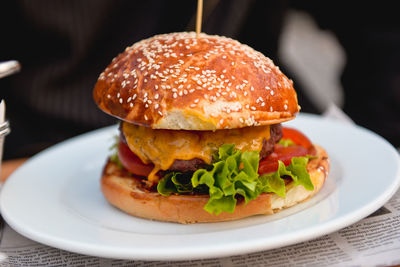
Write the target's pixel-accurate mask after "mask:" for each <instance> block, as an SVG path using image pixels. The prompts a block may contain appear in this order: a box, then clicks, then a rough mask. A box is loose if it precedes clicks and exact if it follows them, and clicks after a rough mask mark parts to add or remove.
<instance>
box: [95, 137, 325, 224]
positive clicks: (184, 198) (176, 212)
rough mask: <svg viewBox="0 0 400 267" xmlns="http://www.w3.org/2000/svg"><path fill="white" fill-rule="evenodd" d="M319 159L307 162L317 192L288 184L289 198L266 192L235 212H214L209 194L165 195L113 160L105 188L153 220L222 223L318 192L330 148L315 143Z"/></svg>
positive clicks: (116, 201) (118, 203)
mask: <svg viewBox="0 0 400 267" xmlns="http://www.w3.org/2000/svg"><path fill="white" fill-rule="evenodd" d="M315 148H316V151H317V158H314V159H311V160H310V161H309V163H308V165H307V170H308V172H309V174H310V177H311V181H312V183H313V185H314V190H313V191H307V190H306V189H304V187H303V186H301V185H299V186H294V185H293V183H290V184H288V185H287V186H286V197H285V198H282V197H279V196H278V195H276V194H274V193H263V194H261V195H259V196H258V197H257V198H256V199H254V200H252V201H250V202H249V203H247V204H245V203H244V201H241V202H240V203H239V204H237V205H236V208H235V211H234V212H233V213H228V212H222V213H221V214H219V215H214V214H210V213H208V212H207V211H205V210H204V209H203V207H204V205H205V204H206V203H207V201H208V199H209V198H208V196H206V195H170V196H168V197H165V196H162V195H160V194H158V193H157V192H150V191H148V190H146V189H145V187H144V186H143V184H142V182H141V179H140V178H136V177H132V176H131V175H130V174H128V173H127V172H126V171H124V170H121V169H120V168H119V167H118V166H117V165H116V164H115V163H112V162H110V161H108V162H107V165H106V166H105V168H104V171H103V176H102V179H101V189H102V191H103V194H104V196H105V198H106V199H107V200H108V201H109V202H110V203H111V204H112V205H114V206H115V207H117V208H119V209H121V210H122V211H124V212H126V213H129V214H131V215H134V216H137V217H142V218H146V219H151V220H158V221H169V222H178V223H184V224H188V223H200V222H221V221H230V220H237V219H241V218H245V217H249V216H253V215H258V214H273V213H276V212H278V211H280V210H281V209H284V208H288V207H291V206H293V205H296V204H298V203H300V202H303V201H305V200H307V199H309V198H310V197H312V196H313V195H315V194H316V193H317V192H318V191H319V190H320V189H321V187H322V185H323V184H324V182H325V179H326V177H327V176H328V172H329V158H328V155H327V153H326V151H325V150H324V149H323V148H322V147H320V146H317V145H315Z"/></svg>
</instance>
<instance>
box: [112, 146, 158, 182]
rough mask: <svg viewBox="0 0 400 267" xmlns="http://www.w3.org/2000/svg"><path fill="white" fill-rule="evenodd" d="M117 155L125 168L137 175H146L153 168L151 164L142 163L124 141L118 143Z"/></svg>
mask: <svg viewBox="0 0 400 267" xmlns="http://www.w3.org/2000/svg"><path fill="white" fill-rule="evenodd" d="M118 157H119V160H120V161H121V163H122V165H123V166H124V167H125V169H127V170H128V171H129V172H131V173H133V174H136V175H139V176H148V175H149V174H150V172H151V171H152V170H153V168H154V165H153V164H145V163H143V161H142V160H141V159H140V158H139V157H138V156H136V155H135V153H133V152H132V151H131V150H130V149H129V147H128V145H127V144H125V143H124V142H119V144H118Z"/></svg>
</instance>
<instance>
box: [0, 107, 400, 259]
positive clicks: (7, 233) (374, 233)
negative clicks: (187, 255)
mask: <svg viewBox="0 0 400 267" xmlns="http://www.w3.org/2000/svg"><path fill="white" fill-rule="evenodd" d="M338 112H340V110H339V109H337V110H336V108H335V107H331V108H330V109H328V111H327V114H325V115H327V116H329V117H335V116H336V115H335V114H336V113H338ZM340 116H342V115H340ZM336 117H337V116H336ZM337 118H338V119H341V120H343V119H345V118H340V117H337ZM397 264H400V190H399V191H398V192H397V193H396V194H395V195H394V196H393V197H392V198H391V200H390V201H388V202H387V203H386V204H385V205H384V206H383V207H381V208H380V209H379V210H377V211H376V212H374V213H373V214H371V215H370V216H368V217H367V218H365V219H363V220H361V221H359V222H358V223H356V224H353V225H351V226H349V227H346V228H344V229H342V230H339V231H338V232H336V233H333V234H330V235H325V236H322V237H320V238H317V239H314V240H311V241H307V242H303V243H299V244H295V245H291V246H287V247H282V248H277V249H272V250H268V251H261V252H257V253H251V254H247V255H239V256H231V257H225V258H217V259H204V260H191V261H168V262H163V261H127V260H113V259H106V258H98V257H92V256H85V255H80V254H76V253H71V252H67V251H64V250H59V249H56V248H52V247H48V246H45V245H42V244H39V243H36V242H34V241H32V240H29V239H27V238H25V237H23V236H21V235H19V234H18V233H16V232H15V231H14V230H13V229H12V228H11V227H9V226H8V225H7V224H6V223H4V221H2V220H0V266H73V267H75V266H146V267H153V266H154V267H155V266H157V267H160V266H161V267H162V266H210V267H211V266H213V267H214V266H241V267H245V266H391V265H397Z"/></svg>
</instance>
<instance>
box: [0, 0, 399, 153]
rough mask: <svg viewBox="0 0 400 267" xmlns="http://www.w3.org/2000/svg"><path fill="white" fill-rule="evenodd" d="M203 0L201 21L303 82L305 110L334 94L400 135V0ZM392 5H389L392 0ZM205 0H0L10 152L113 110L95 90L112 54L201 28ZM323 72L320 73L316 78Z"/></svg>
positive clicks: (54, 138) (102, 121)
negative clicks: (103, 106) (399, 0)
mask: <svg viewBox="0 0 400 267" xmlns="http://www.w3.org/2000/svg"><path fill="white" fill-rule="evenodd" d="M340 2H341V1H267V0H247V1H245V0H204V11H203V12H204V13H203V26H202V31H203V32H205V33H208V34H218V35H225V36H229V37H232V38H234V39H238V40H239V41H240V42H242V43H245V44H248V45H250V46H252V47H253V48H255V49H256V50H259V51H261V52H262V53H264V54H265V55H266V56H268V57H270V58H271V59H273V60H274V62H275V64H277V65H279V66H280V67H281V69H282V70H283V72H284V73H285V74H287V76H289V77H290V78H292V79H293V80H294V82H295V88H296V90H297V92H298V95H299V102H300V105H301V106H302V111H303V112H311V113H321V112H323V111H324V110H325V109H326V108H327V106H328V105H329V104H330V103H335V104H336V105H338V106H339V107H341V108H342V109H343V110H344V111H345V112H346V114H348V115H349V116H350V117H351V118H352V119H353V120H354V121H355V122H356V123H358V124H360V125H362V126H364V127H367V128H369V129H371V130H373V131H375V132H377V133H378V134H380V135H382V136H384V137H385V138H386V139H388V140H389V141H390V142H391V143H392V144H393V145H394V146H396V147H399V146H400V64H399V62H400V20H399V19H398V12H397V9H396V8H395V6H394V5H395V1H391V2H388V3H385V2H381V3H379V5H377V4H376V3H366V2H365V1H364V2H362V4H360V3H358V4H357V5H355V4H354V6H352V5H351V4H349V3H346V5H345V4H342V3H340ZM392 5H393V6H392ZM196 7H197V0H186V1H179V0H168V1H164V0H146V1H133V0H130V1H118V0H85V1H79V0H62V1H61V0H35V1H29V0H26V1H22V0H14V1H2V2H1V3H0V25H2V26H1V42H0V61H5V60H11V59H15V60H18V61H19V62H20V63H21V65H22V71H21V72H20V73H18V74H16V75H14V76H10V77H7V78H4V79H1V80H0V96H1V98H3V99H5V100H6V104H7V118H8V120H9V121H10V123H11V128H12V133H11V134H10V135H9V136H7V139H6V142H5V151H4V158H5V159H11V158H17V157H26V156H31V155H33V154H35V153H37V152H38V151H40V150H42V149H44V148H46V147H48V146H50V145H52V144H54V143H56V142H59V141H62V140H64V139H66V138H69V137H72V136H75V135H78V134H81V133H83V132H87V131H90V130H93V129H96V128H99V127H102V126H106V125H109V124H113V123H115V122H116V120H115V119H113V118H111V117H110V116H108V115H105V114H103V113H102V112H101V111H100V110H98V108H97V107H96V106H95V104H94V103H93V100H92V89H93V86H94V84H95V82H96V80H97V77H98V75H99V74H100V73H101V71H102V70H103V69H104V68H105V67H106V66H107V65H108V64H109V63H110V61H111V59H112V58H113V57H114V56H116V55H117V54H118V53H120V52H122V51H123V50H124V49H125V47H127V46H130V45H131V44H133V43H134V42H137V41H139V40H141V39H143V38H147V37H150V36H152V35H155V34H159V33H168V32H178V31H192V30H194V29H195V15H196ZM313 77H315V78H313Z"/></svg>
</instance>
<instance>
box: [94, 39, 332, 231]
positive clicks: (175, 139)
mask: <svg viewBox="0 0 400 267" xmlns="http://www.w3.org/2000/svg"><path fill="white" fill-rule="evenodd" d="M93 96H94V100H95V102H96V103H97V105H98V107H99V108H100V109H101V110H103V111H104V112H106V113H108V114H110V115H112V116H114V117H116V118H118V119H119V120H120V127H119V131H120V135H119V137H118V140H117V143H116V148H117V149H116V152H115V154H114V155H111V156H110V157H109V158H108V159H107V163H106V165H105V167H104V170H103V173H102V178H101V190H102V192H103V194H104V196H105V198H106V199H107V200H108V201H109V202H110V203H111V204H112V205H113V206H115V207H117V208H119V209H120V210H122V211H124V212H126V213H129V214H131V215H134V216H137V217H142V218H147V219H152V220H159V221H169V222H178V223H185V224H187V223H199V222H219V221H228V220H237V219H240V218H244V217H249V216H253V215H259V214H273V213H275V212H278V211H280V210H282V209H284V208H288V207H291V206H293V205H296V204H297V203H300V202H303V201H305V200H307V199H309V198H310V197H312V196H313V195H315V194H316V193H317V192H318V191H319V190H320V189H321V187H322V185H323V184H324V182H325V179H326V177H327V175H328V171H329V158H328V155H327V153H326V152H325V150H324V149H323V148H322V147H320V146H318V145H316V144H313V143H312V142H311V141H310V140H309V139H308V138H307V137H306V136H305V135H304V134H302V133H301V132H299V131H297V130H295V129H292V128H287V127H283V126H282V125H281V123H283V122H285V121H289V120H292V119H294V118H295V116H296V114H298V112H299V110H300V107H299V105H298V102H297V95H296V92H295V90H294V89H293V82H292V81H291V80H290V79H288V78H287V77H286V76H285V75H284V74H283V73H282V72H281V71H280V70H279V68H278V67H277V66H275V65H274V63H273V62H272V61H271V60H270V59H269V58H267V57H266V56H264V55H263V54H261V53H259V52H257V51H255V50H254V49H252V48H250V47H249V46H247V45H244V44H241V43H239V42H238V41H235V40H233V39H230V38H227V37H221V36H211V35H207V34H200V35H196V33H194V32H181V33H170V34H162V35H156V36H153V37H151V38H148V39H145V40H142V41H140V42H137V43H135V44H133V45H132V46H130V47H127V48H126V49H125V51H124V52H122V53H121V54H119V55H118V56H117V57H115V58H114V59H113V60H112V62H111V64H110V65H109V66H108V67H107V68H106V69H105V70H104V71H103V72H102V73H101V74H100V76H99V78H98V81H97V83H96V85H95V87H94V91H93Z"/></svg>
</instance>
